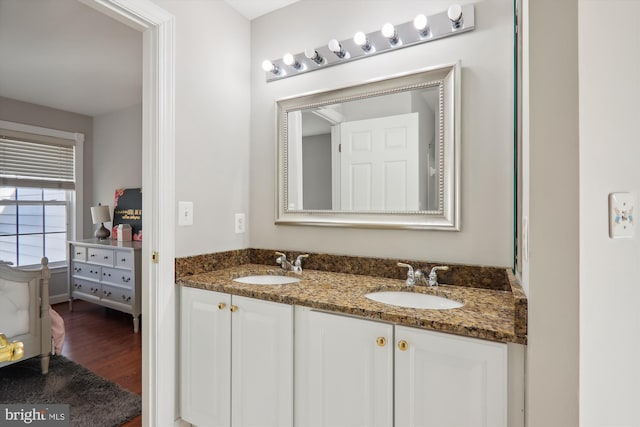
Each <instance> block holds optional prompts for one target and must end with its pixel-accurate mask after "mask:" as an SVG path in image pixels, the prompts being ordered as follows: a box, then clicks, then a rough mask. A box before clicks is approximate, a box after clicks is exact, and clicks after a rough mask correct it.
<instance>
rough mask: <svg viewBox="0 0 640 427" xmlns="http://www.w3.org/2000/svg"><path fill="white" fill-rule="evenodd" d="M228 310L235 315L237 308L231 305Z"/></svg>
mask: <svg viewBox="0 0 640 427" xmlns="http://www.w3.org/2000/svg"><path fill="white" fill-rule="evenodd" d="M229 310H231V312H232V313H235V312H236V311H238V306H237V305H232V306H231V307H230V308H229Z"/></svg>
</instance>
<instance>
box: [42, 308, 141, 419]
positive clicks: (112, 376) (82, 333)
mask: <svg viewBox="0 0 640 427" xmlns="http://www.w3.org/2000/svg"><path fill="white" fill-rule="evenodd" d="M53 308H54V309H55V310H56V311H57V312H58V313H60V316H62V318H63V319H64V323H65V328H66V337H65V343H64V347H63V349H62V355H63V356H65V357H66V358H68V359H70V360H73V361H74V362H76V363H78V364H80V365H82V366H84V367H85V368H87V369H89V370H91V371H93V372H95V373H96V374H98V375H100V376H101V377H104V378H106V379H108V380H110V381H113V382H114V383H117V384H119V385H120V386H122V387H124V388H126V389H127V390H131V391H132V392H134V393H137V394H140V395H141V394H142V334H140V333H138V334H136V333H134V332H133V321H132V317H131V315H129V314H126V313H121V312H119V311H116V310H112V309H109V308H105V307H102V306H99V305H95V304H91V303H88V302H85V301H80V300H76V301H75V302H74V303H73V311H72V312H69V304H68V303H62V304H56V305H54V306H53ZM141 329H142V328H141ZM141 425H142V417H141V416H139V417H136V418H134V419H133V420H131V421H129V422H128V423H126V424H124V426H126V427H139V426H141Z"/></svg>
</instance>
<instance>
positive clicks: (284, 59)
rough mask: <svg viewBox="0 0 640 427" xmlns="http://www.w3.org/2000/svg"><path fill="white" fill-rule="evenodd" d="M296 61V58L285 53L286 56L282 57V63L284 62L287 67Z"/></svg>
mask: <svg viewBox="0 0 640 427" xmlns="http://www.w3.org/2000/svg"><path fill="white" fill-rule="evenodd" d="M295 61H296V60H295V58H294V57H293V55H291V54H290V53H285V54H284V56H283V57H282V62H284V63H285V64H287V65H293V63H294V62H295Z"/></svg>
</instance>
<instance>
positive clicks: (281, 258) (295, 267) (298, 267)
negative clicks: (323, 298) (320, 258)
mask: <svg viewBox="0 0 640 427" xmlns="http://www.w3.org/2000/svg"><path fill="white" fill-rule="evenodd" d="M276 255H278V258H276V264H280V268H282V269H283V270H287V271H293V272H295V273H302V260H303V259H304V258H308V257H309V254H303V255H298V258H296V260H295V261H294V262H293V263H291V261H289V260H288V259H287V256H286V255H285V254H283V253H282V252H276Z"/></svg>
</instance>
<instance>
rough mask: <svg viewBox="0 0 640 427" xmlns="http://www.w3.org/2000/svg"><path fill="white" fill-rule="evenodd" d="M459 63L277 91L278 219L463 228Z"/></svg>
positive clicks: (367, 225)
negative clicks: (316, 88)
mask: <svg viewBox="0 0 640 427" xmlns="http://www.w3.org/2000/svg"><path fill="white" fill-rule="evenodd" d="M459 110H460V65H459V64H458V63H456V64H448V65H444V66H438V67H434V68H430V69H424V70H420V71H418V72H412V73H407V74H402V75H396V76H391V77H387V78H384V79H379V80H375V81H369V82H366V83H363V84H358V85H354V86H348V87H342V88H338V89H333V90H328V91H322V92H314V93H309V94H304V95H300V96H295V97H290V98H285V99H280V100H278V101H277V129H278V135H277V162H278V163H277V171H278V173H277V186H276V188H277V212H276V221H275V222H276V224H298V225H321V226H345V227H365V228H400V229H438V230H454V231H455V230H459V229H460V221H459V216H460V201H459V200H460V194H459V182H460V178H459V175H460V114H459Z"/></svg>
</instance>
